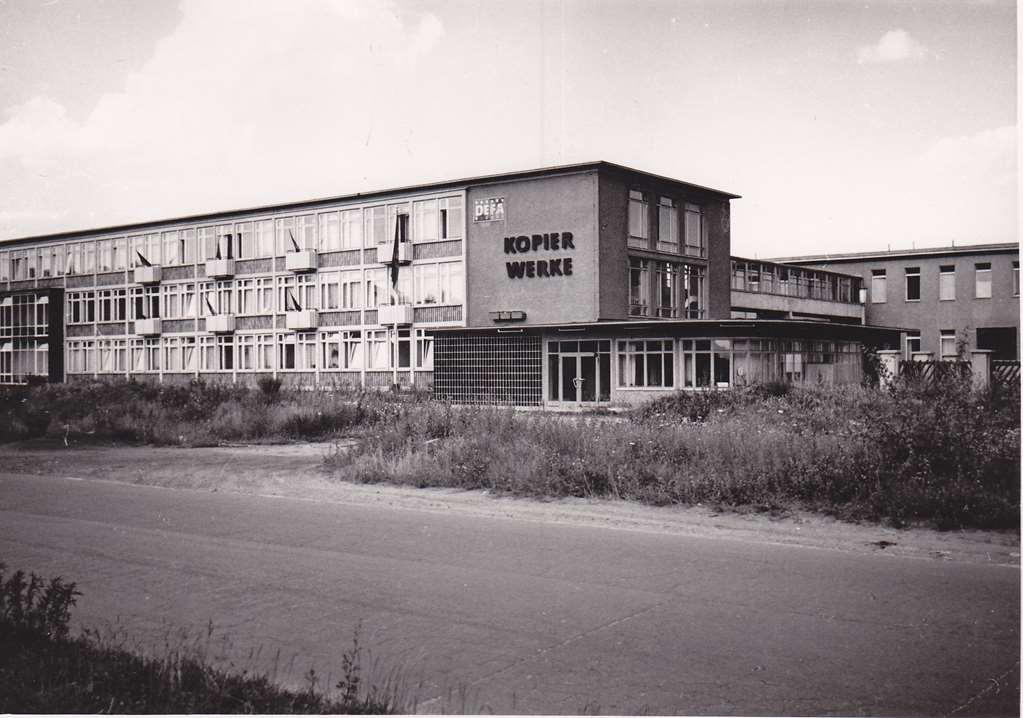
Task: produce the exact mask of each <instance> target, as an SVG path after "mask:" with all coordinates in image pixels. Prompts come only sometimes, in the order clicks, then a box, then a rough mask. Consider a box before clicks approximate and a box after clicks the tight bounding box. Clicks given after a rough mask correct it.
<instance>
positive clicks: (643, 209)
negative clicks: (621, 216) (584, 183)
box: [628, 190, 707, 257]
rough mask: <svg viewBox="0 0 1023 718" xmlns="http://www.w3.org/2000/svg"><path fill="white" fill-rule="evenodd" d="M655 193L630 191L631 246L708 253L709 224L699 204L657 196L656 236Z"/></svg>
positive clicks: (703, 255) (677, 252)
mask: <svg viewBox="0 0 1023 718" xmlns="http://www.w3.org/2000/svg"><path fill="white" fill-rule="evenodd" d="M652 196H653V195H651V194H650V193H649V192H643V191H641V190H629V242H628V244H629V246H630V247H634V248H636V249H655V250H657V251H659V252H670V253H672V254H685V255H687V256H690V257H706V256H707V225H706V222H705V221H704V216H703V209H702V208H701V207H700V206H699V205H697V204H691V203H689V202H679V200H677V199H675V198H673V197H665V196H663V195H658V196H657V230H656V237H654V236H653V235H652V233H651V227H650V224H651V222H650V220H651V217H652V214H651V211H650V209H651V198H652Z"/></svg>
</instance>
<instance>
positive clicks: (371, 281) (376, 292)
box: [366, 267, 408, 309]
mask: <svg viewBox="0 0 1023 718" xmlns="http://www.w3.org/2000/svg"><path fill="white" fill-rule="evenodd" d="M405 274H406V276H407V275H408V272H405ZM388 286H389V281H388V279H387V270H386V269H384V268H383V267H378V268H376V269H367V270H366V308H367V309H376V308H377V307H379V306H380V305H381V304H387V303H388V292H387V289H388Z"/></svg>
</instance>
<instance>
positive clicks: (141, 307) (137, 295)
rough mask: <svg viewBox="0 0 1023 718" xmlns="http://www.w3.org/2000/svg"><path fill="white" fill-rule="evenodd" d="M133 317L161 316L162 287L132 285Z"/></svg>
mask: <svg viewBox="0 0 1023 718" xmlns="http://www.w3.org/2000/svg"><path fill="white" fill-rule="evenodd" d="M131 306H132V313H133V317H132V318H133V319H159V318H160V287H132V288H131Z"/></svg>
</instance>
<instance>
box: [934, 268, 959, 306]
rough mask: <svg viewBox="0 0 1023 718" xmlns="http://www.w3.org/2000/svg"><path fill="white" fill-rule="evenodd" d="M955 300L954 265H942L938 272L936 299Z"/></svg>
mask: <svg viewBox="0 0 1023 718" xmlns="http://www.w3.org/2000/svg"><path fill="white" fill-rule="evenodd" d="M955 298H956V268H955V265H954V264H944V265H942V266H941V267H939V270H938V299H939V300H940V301H945V302H947V301H951V300H953V299H955Z"/></svg>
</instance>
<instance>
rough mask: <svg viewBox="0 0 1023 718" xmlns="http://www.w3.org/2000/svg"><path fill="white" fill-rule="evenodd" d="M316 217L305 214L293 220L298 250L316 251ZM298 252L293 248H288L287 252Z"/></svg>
mask: <svg viewBox="0 0 1023 718" xmlns="http://www.w3.org/2000/svg"><path fill="white" fill-rule="evenodd" d="M316 228H317V223H316V215H314V214H307V215H303V216H301V217H296V218H295V236H296V237H297V239H298V249H316V247H317V246H318V245H317V241H316ZM292 250H295V251H298V250H296V249H295V247H294V246H291V247H289V248H288V251H292Z"/></svg>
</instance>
